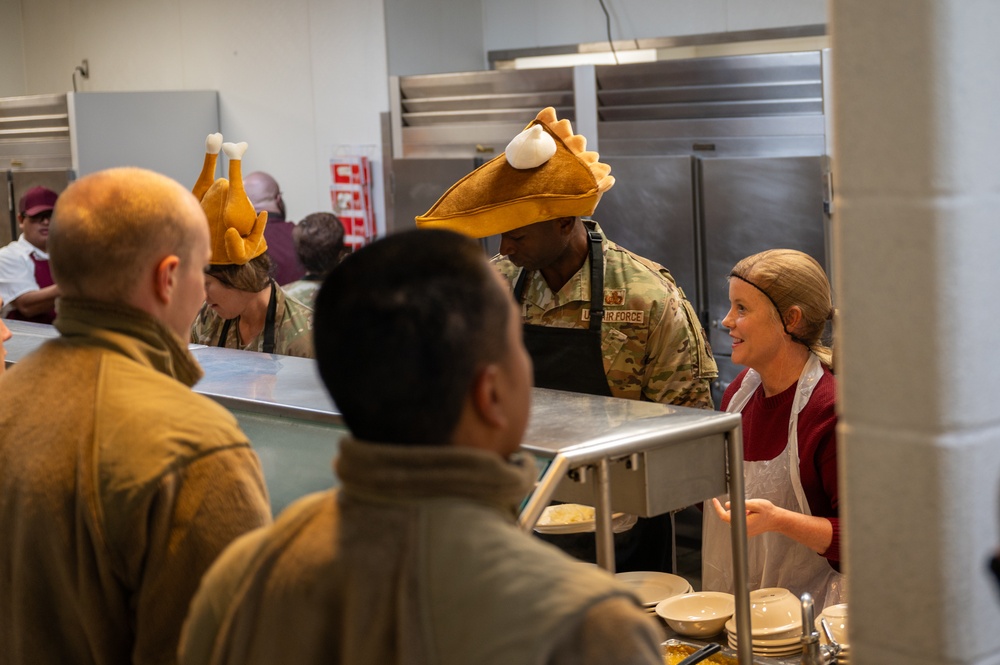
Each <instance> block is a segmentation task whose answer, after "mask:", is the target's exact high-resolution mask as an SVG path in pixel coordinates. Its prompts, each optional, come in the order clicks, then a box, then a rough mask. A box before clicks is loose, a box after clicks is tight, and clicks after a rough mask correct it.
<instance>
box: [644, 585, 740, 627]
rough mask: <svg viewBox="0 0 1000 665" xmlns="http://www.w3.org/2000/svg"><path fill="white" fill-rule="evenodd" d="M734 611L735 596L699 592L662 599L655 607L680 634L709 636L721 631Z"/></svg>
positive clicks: (714, 592) (713, 592)
mask: <svg viewBox="0 0 1000 665" xmlns="http://www.w3.org/2000/svg"><path fill="white" fill-rule="evenodd" d="M735 609H736V600H735V599H734V598H733V596H732V594H728V593H720V592H717V591H700V592H697V593H683V594H681V595H679V596H672V597H671V598H667V599H665V600H662V601H660V602H659V603H658V604H657V606H656V613H657V614H658V615H659V616H661V617H663V620H664V621H666V622H667V625H668V626H670V627H671V628H673V629H674V631H676V632H677V633H679V634H681V635H685V636H687V637H710V636H712V635H717V634H719V633H720V632H722V627H723V626H725V625H726V621H728V620H729V618H730V617H732V616H733V612H734V611H735Z"/></svg>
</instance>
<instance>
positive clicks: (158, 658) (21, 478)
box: [0, 298, 270, 665]
mask: <svg viewBox="0 0 1000 665" xmlns="http://www.w3.org/2000/svg"><path fill="white" fill-rule="evenodd" d="M56 327H57V328H58V329H59V332H60V333H61V334H62V336H61V337H59V338H56V339H54V340H51V341H49V342H47V343H46V344H44V345H43V346H42V347H40V348H39V349H38V350H37V351H36V352H34V353H33V354H31V355H30V356H28V357H27V358H25V359H24V360H23V361H21V362H19V363H17V365H15V366H14V367H13V368H11V369H10V370H9V371H8V372H7V373H6V374H4V375H3V376H2V378H0V395H3V399H2V400H0V534H3V536H2V538H3V545H2V547H0V663H2V664H4V665H7V664H10V665H15V664H21V663H24V664H28V663H30V664H31V665H48V664H50V663H51V664H53V665H55V664H56V663H58V664H60V665H63V664H65V663H95V664H98V665H100V664H112V663H113V664H115V665H120V664H122V663H137V664H145V663H172V662H174V660H175V653H176V647H177V640H178V635H179V633H180V628H181V623H182V621H183V618H184V615H185V614H186V611H187V608H188V604H189V601H190V598H191V596H192V595H193V593H194V591H195V589H196V588H197V585H198V582H199V579H200V577H201V574H202V573H203V572H204V571H205V570H206V569H207V568H208V566H209V564H210V563H211V562H212V561H213V560H214V559H215V557H216V556H217V555H218V553H219V552H220V551H221V550H222V548H223V547H224V546H225V545H226V544H228V543H229V542H230V541H231V540H233V539H234V538H235V537H236V536H238V535H240V534H243V533H245V532H246V531H248V530H250V529H252V528H255V527H258V526H261V525H264V524H268V523H269V522H270V508H269V505H268V499H267V492H266V489H265V486H264V478H263V475H262V473H261V469H260V464H259V461H258V459H257V456H256V454H255V453H254V452H253V450H251V448H250V444H249V442H248V441H247V439H246V437H245V436H244V434H243V433H242V432H241V431H240V429H239V427H238V426H237V424H236V421H235V419H234V418H233V416H232V415H231V414H230V413H229V412H228V411H226V410H225V409H223V408H222V407H221V406H219V405H218V404H216V403H215V402H213V401H211V400H209V399H208V398H205V397H203V396H200V395H197V394H195V393H194V392H192V391H191V389H190V386H191V385H193V384H194V382H195V381H197V379H198V378H200V376H201V369H200V368H199V367H198V365H197V363H196V362H195V360H194V358H193V357H192V356H191V355H190V354H189V353H188V351H187V349H186V348H185V347H184V346H183V344H182V342H181V341H180V340H179V339H178V338H177V336H176V335H174V334H173V333H172V332H170V331H168V330H167V329H166V328H164V327H163V326H162V325H161V324H160V323H159V322H157V321H156V320H154V319H153V318H151V317H150V316H148V315H146V314H144V313H143V312H140V311H138V310H134V309H131V308H128V307H124V306H114V305H109V304H104V303H98V302H92V301H85V300H79V299H71V298H63V299H62V301H61V302H60V305H59V318H58V320H57V323H56Z"/></svg>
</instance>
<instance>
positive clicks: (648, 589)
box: [615, 571, 693, 614]
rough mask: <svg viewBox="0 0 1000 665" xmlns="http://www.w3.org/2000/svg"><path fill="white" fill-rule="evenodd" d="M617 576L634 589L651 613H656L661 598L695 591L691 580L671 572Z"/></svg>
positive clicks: (632, 573)
mask: <svg viewBox="0 0 1000 665" xmlns="http://www.w3.org/2000/svg"><path fill="white" fill-rule="evenodd" d="M615 578H617V579H618V581H619V582H623V583H625V585H626V586H628V587H630V588H631V589H632V593H634V594H635V595H636V596H638V598H639V602H641V603H642V605H643V607H645V608H646V611H647V612H649V613H650V614H656V606H657V605H658V604H659V603H660V601H661V600H664V599H665V598H672V597H673V596H679V595H680V594H682V593H690V592H691V591H693V589H692V587H691V583H690V582H688V581H687V580H686V579H684V578H683V577H681V576H679V575H671V574H670V573H655V572H644V571H637V572H630V573H615Z"/></svg>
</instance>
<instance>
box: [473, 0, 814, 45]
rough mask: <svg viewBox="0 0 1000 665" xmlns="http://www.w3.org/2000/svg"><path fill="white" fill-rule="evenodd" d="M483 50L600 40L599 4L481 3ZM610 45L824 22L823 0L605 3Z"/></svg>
mask: <svg viewBox="0 0 1000 665" xmlns="http://www.w3.org/2000/svg"><path fill="white" fill-rule="evenodd" d="M482 5H483V26H484V28H483V29H484V37H483V42H484V45H485V47H486V51H487V52H489V51H498V50H505V49H520V48H535V47H540V46H560V45H566V44H579V43H589V42H601V41H605V40H606V39H607V27H606V21H605V17H604V12H603V11H602V9H601V5H600V2H598V0H587V2H581V0H546V1H545V2H538V1H537V0H482ZM604 5H605V7H607V9H608V14H609V15H610V16H611V35H612V38H613V39H614V40H615V41H618V40H628V39H643V38H654V37H678V36H681V35H697V34H705V33H713V32H735V31H739V30H756V29H761V28H777V27H786V26H796V25H811V24H816V23H826V10H827V0H604Z"/></svg>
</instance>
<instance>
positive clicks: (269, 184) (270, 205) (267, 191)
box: [243, 171, 285, 219]
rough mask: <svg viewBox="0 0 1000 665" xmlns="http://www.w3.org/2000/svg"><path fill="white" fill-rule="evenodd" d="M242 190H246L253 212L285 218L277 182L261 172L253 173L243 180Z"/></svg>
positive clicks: (283, 205)
mask: <svg viewBox="0 0 1000 665" xmlns="http://www.w3.org/2000/svg"><path fill="white" fill-rule="evenodd" d="M243 188H244V189H246V192H247V196H248V197H249V198H250V202H251V203H253V207H254V210H256V211H257V212H260V211H261V210H266V211H267V213H268V215H272V216H273V215H281V218H282V219H284V218H285V202H284V201H283V200H282V199H281V188H280V187H278V181H277V180H275V179H274V178H272V177H271V175H270V174H268V173H264V172H263V171H254V172H253V173H249V174H247V175H246V177H244V178H243Z"/></svg>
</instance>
